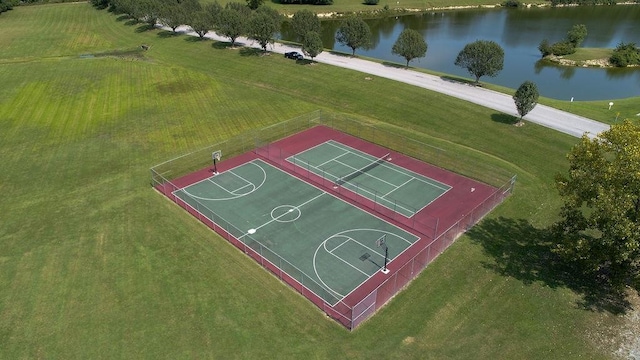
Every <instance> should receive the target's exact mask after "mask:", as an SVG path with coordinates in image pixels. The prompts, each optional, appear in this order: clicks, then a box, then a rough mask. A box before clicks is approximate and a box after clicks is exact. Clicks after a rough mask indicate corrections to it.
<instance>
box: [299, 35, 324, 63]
mask: <svg viewBox="0 0 640 360" xmlns="http://www.w3.org/2000/svg"><path fill="white" fill-rule="evenodd" d="M323 47H324V45H323V44H322V38H321V37H320V34H318V33H317V32H315V31H309V32H308V33H307V34H306V35H305V36H304V39H303V40H302V52H303V53H304V54H305V55H307V56H308V57H310V58H311V59H314V58H315V57H316V56H318V55H319V54H320V53H321V52H322V49H323Z"/></svg>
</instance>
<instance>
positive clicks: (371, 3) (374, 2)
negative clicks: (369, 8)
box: [364, 0, 380, 5]
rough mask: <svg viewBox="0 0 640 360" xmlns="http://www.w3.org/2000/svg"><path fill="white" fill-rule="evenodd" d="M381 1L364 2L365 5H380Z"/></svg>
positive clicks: (366, 0) (370, 0) (368, 0)
mask: <svg viewBox="0 0 640 360" xmlns="http://www.w3.org/2000/svg"><path fill="white" fill-rule="evenodd" d="M379 2H380V0H364V3H365V5H378V3H379Z"/></svg>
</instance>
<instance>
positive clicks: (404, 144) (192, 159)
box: [151, 111, 516, 330]
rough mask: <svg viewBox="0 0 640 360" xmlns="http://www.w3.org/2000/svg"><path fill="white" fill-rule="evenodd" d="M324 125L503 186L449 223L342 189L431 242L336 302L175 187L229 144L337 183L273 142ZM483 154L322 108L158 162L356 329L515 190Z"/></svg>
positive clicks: (228, 235) (168, 180)
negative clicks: (362, 290) (373, 283)
mask: <svg viewBox="0 0 640 360" xmlns="http://www.w3.org/2000/svg"><path fill="white" fill-rule="evenodd" d="M318 125H324V126H327V127H330V128H333V129H335V130H338V131H340V132H343V133H345V134H349V135H351V136H356V137H358V138H361V139H363V140H367V141H369V142H371V143H374V144H378V145H380V146H383V147H385V148H388V149H391V150H393V151H397V152H399V153H403V154H405V155H408V156H411V157H413V158H416V159H418V160H422V161H426V162H428V163H430V164H432V165H435V166H440V167H443V168H448V169H450V170H453V171H455V172H458V173H461V174H462V175H465V176H468V177H471V178H474V179H477V180H479V181H482V182H485V183H488V184H490V185H493V186H495V187H497V190H495V191H494V192H493V193H492V194H491V195H490V196H488V197H487V198H486V199H484V201H482V202H481V203H480V204H479V205H478V206H476V207H475V208H474V209H472V210H471V211H469V212H468V213H465V214H461V216H460V218H459V219H458V220H457V221H456V222H455V223H454V225H452V226H450V227H449V228H448V229H438V220H437V219H435V218H426V220H421V221H417V220H415V219H414V218H413V217H409V218H408V217H405V216H402V215H401V214H399V213H398V212H397V211H395V209H394V206H406V205H404V204H401V203H399V202H394V201H392V204H388V203H385V204H381V203H379V202H378V201H376V199H377V197H374V199H373V200H371V199H368V198H365V197H364V196H360V195H359V194H358V189H357V188H356V191H353V190H354V188H353V187H351V190H348V189H346V188H343V187H338V188H339V189H340V188H342V190H340V194H341V195H342V196H345V197H348V198H349V199H351V200H353V201H356V202H358V203H359V204H361V205H364V206H366V207H368V208H370V209H372V210H374V211H375V212H378V213H380V214H381V215H384V216H385V217H388V218H390V219H393V220H395V221H399V222H401V223H403V224H404V225H405V226H409V227H411V228H412V229H414V230H416V231H418V232H420V233H421V234H423V235H426V236H425V239H426V241H419V242H417V243H416V244H414V245H413V246H412V248H411V252H412V253H415V254H416V255H414V256H413V257H412V258H411V259H409V260H408V261H406V262H405V263H404V265H402V266H401V267H400V268H399V269H397V270H392V271H391V272H390V273H389V274H388V275H387V279H386V280H385V281H384V282H383V283H381V284H380V285H379V286H378V287H376V288H375V289H374V290H373V291H371V292H369V293H368V294H366V295H364V296H360V299H356V300H354V299H349V303H347V302H345V300H344V299H343V300H339V299H334V300H335V301H330V302H328V301H326V300H325V299H331V298H332V297H333V296H332V295H331V294H330V293H329V292H328V291H327V290H326V289H325V288H324V287H323V286H321V285H320V284H318V283H317V282H316V281H315V280H313V279H312V278H310V277H309V276H307V275H306V274H304V272H302V271H301V270H299V269H298V268H296V267H295V266H294V265H292V264H291V263H289V262H288V261H286V260H285V259H283V258H281V257H280V256H279V255H278V254H276V253H274V252H273V251H271V250H270V249H268V248H267V247H264V246H263V245H261V244H260V243H259V242H257V241H254V240H253V239H251V237H250V236H247V234H246V232H243V231H241V230H239V229H237V228H236V227H234V226H233V225H232V224H231V223H230V222H228V221H226V220H225V219H223V218H222V217H221V216H219V215H217V214H216V213H215V212H213V211H212V210H211V209H209V208H207V207H206V206H205V205H204V204H202V203H201V202H199V201H198V200H197V199H193V198H186V199H181V198H179V197H177V196H175V195H174V192H175V191H177V190H179V189H180V188H181V187H183V186H185V185H187V184H188V183H185V181H184V180H181V179H184V178H185V177H187V176H188V175H189V174H192V173H194V172H197V171H201V170H202V169H204V168H207V167H210V163H211V154H212V152H213V151H216V150H220V149H222V150H223V151H224V156H225V157H228V158H229V157H234V156H236V155H240V154H244V153H246V152H249V151H254V152H255V153H256V154H257V155H258V156H261V157H264V158H266V159H268V160H270V161H271V162H275V163H276V164H278V165H279V166H280V167H283V168H285V169H288V170H290V171H293V172H295V173H296V174H297V175H303V176H305V177H306V178H307V179H309V180H311V181H313V182H320V183H321V185H323V186H333V185H334V183H335V179H328V178H325V177H322V176H318V175H317V174H315V173H313V172H312V171H309V169H308V168H307V169H306V170H305V168H304V165H303V164H298V165H294V162H291V161H287V160H286V159H287V158H289V157H290V156H293V154H286V153H285V152H284V151H283V150H282V149H280V148H278V147H276V146H274V145H273V144H272V143H273V142H274V141H276V140H280V139H283V138H285V137H287V136H290V135H293V134H296V133H299V132H301V131H303V130H306V129H309V128H312V127H314V126H318ZM336 140H339V139H336ZM478 156H480V155H478V154H477V153H473V152H471V153H453V152H450V151H446V150H443V149H441V148H437V147H435V146H433V145H430V144H426V143H424V142H420V141H417V140H414V139H411V138H408V137H406V136H404V135H402V134H399V133H395V132H393V131H390V130H389V129H384V128H380V127H378V126H375V125H372V124H365V123H363V122H360V121H357V120H354V119H353V118H352V117H350V116H347V115H344V114H331V113H326V112H322V111H314V112H312V113H308V114H305V115H302V116H299V117H296V118H294V119H291V120H288V121H284V122H281V123H278V124H276V125H272V126H269V127H266V128H263V129H260V130H258V131H254V132H250V133H247V134H242V135H240V136H236V137H234V138H231V139H228V140H226V141H224V142H220V143H217V144H214V145H211V146H208V147H206V148H203V149H200V150H198V151H195V152H192V153H189V154H186V155H183V156H180V157H177V158H175V159H172V160H169V161H166V162H164V163H162V164H159V165H156V166H154V167H153V168H151V185H152V186H153V187H154V188H155V189H156V190H158V191H160V192H161V193H163V194H164V195H166V196H167V197H168V198H170V199H171V200H172V201H174V202H175V203H176V204H178V205H179V206H181V207H182V208H184V209H185V210H186V211H188V212H189V213H191V214H192V215H193V216H195V217H196V218H198V219H199V220H200V221H202V222H203V223H205V224H206V225H207V226H209V227H210V228H212V229H213V230H214V231H216V232H217V233H219V234H220V235H222V236H224V238H225V239H227V241H229V242H230V243H232V244H233V245H234V246H236V247H237V248H239V249H240V250H242V251H243V252H244V253H245V254H247V255H249V256H250V257H251V258H253V259H254V260H255V261H256V262H258V263H259V264H260V265H262V266H263V267H264V268H266V269H267V270H269V271H270V272H271V273H273V274H274V275H275V276H276V277H278V278H279V279H280V280H282V281H284V282H285V283H287V284H288V285H290V286H291V287H292V288H294V289H295V290H296V291H298V292H299V293H300V294H302V295H303V296H305V297H306V298H307V299H309V300H310V301H311V302H313V303H314V304H315V305H316V306H318V307H319V308H320V309H322V310H323V311H324V312H325V313H326V314H327V315H329V316H330V317H332V318H333V319H335V320H337V321H338V322H339V323H341V324H342V325H344V326H345V327H347V328H348V329H350V330H351V329H354V328H356V327H357V326H358V325H359V324H360V323H362V322H363V321H364V320H366V319H367V318H369V317H370V316H371V315H373V314H374V313H375V312H376V310H377V309H379V308H380V307H382V306H383V305H384V304H385V303H386V302H387V301H389V300H390V299H391V298H392V297H393V296H394V295H395V294H397V293H398V291H400V290H402V289H403V288H404V287H405V286H406V285H407V284H408V283H409V282H410V281H411V280H412V279H414V278H415V277H416V276H417V275H418V274H419V273H420V272H421V271H422V270H423V269H424V268H425V267H426V266H427V265H428V264H429V263H431V261H433V260H434V259H435V258H436V257H437V256H438V255H440V254H441V253H442V252H443V251H444V250H445V249H446V248H448V247H449V246H450V245H451V244H452V243H453V242H454V241H455V240H456V239H457V238H458V237H459V236H460V235H461V234H463V233H464V232H465V231H466V230H468V229H470V228H471V227H472V226H473V225H475V224H476V223H477V222H478V221H480V220H481V219H482V218H483V217H484V216H485V215H486V214H488V213H489V212H490V211H491V210H492V209H493V208H495V207H496V206H497V205H499V204H500V203H501V202H502V201H503V200H504V199H505V198H506V197H508V196H509V195H510V194H511V192H512V191H513V187H514V185H515V179H516V178H515V176H512V175H510V174H509V173H508V171H506V170H505V169H504V168H501V167H499V166H496V165H493V164H492V163H491V162H482V159H479V158H478ZM239 239H241V240H239ZM350 304H351V305H350ZM353 304H355V305H353Z"/></svg>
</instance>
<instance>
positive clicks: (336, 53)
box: [329, 51, 357, 58]
mask: <svg viewBox="0 0 640 360" xmlns="http://www.w3.org/2000/svg"><path fill="white" fill-rule="evenodd" d="M329 54H331V55H335V56H342V57H346V58H354V57H357V56H353V55H351V54H347V53H343V52H339V51H329Z"/></svg>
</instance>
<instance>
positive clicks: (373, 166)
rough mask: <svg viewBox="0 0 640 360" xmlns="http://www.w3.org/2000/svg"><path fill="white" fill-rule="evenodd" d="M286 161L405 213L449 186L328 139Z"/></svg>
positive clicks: (417, 209) (438, 194)
mask: <svg viewBox="0 0 640 360" xmlns="http://www.w3.org/2000/svg"><path fill="white" fill-rule="evenodd" d="M287 161H289V162H291V163H293V164H295V165H297V166H300V167H303V168H305V169H308V170H309V171H311V172H313V173H315V174H316V175H319V176H321V177H323V178H325V179H328V180H330V181H332V182H334V183H335V184H336V186H342V187H345V188H347V189H349V190H351V191H353V192H356V193H358V194H360V195H361V196H364V197H366V198H369V199H370V200H372V201H374V202H376V203H378V204H380V205H382V206H385V207H387V208H389V209H391V210H393V211H395V212H397V213H400V214H402V215H404V216H406V217H412V216H413V215H415V214H416V213H417V212H419V211H420V210H422V209H424V208H425V207H426V206H427V205H429V204H430V203H432V202H433V201H434V200H436V199H437V198H438V197H440V196H442V195H443V194H444V193H446V192H447V191H449V189H451V187H450V186H448V185H446V184H443V183H441V182H438V181H436V180H433V179H430V178H428V177H426V176H423V175H420V174H417V173H415V172H412V171H410V170H408V169H405V168H403V167H400V166H397V165H395V164H393V163H392V162H390V159H389V158H388V157H387V156H384V157H381V158H376V157H374V156H372V155H370V154H367V153H364V152H362V151H359V150H356V149H354V148H352V147H349V146H347V145H344V144H341V143H339V142H337V141H333V140H329V141H327V142H324V143H322V144H320V145H317V146H315V147H313V148H310V149H308V150H305V151H303V152H300V153H298V154H296V155H294V156H291V157H289V158H287Z"/></svg>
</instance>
